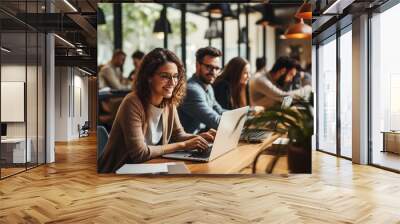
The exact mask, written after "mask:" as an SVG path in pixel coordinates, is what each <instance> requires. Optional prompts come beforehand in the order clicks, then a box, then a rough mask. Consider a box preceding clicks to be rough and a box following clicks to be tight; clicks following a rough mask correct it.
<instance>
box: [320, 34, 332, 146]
mask: <svg viewBox="0 0 400 224" xmlns="http://www.w3.org/2000/svg"><path fill="white" fill-rule="evenodd" d="M318 60H319V61H318V66H319V69H318V117H319V119H318V148H319V149H320V150H323V151H327V152H330V153H336V40H333V41H330V42H328V43H326V44H324V45H320V46H319V48H318Z"/></svg>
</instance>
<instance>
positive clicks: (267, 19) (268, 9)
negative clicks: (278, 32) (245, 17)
mask: <svg viewBox="0 0 400 224" xmlns="http://www.w3.org/2000/svg"><path fill="white" fill-rule="evenodd" d="M261 13H262V18H261V19H259V20H257V22H256V24H257V25H261V26H268V25H270V24H271V23H273V20H274V9H273V7H272V5H270V4H264V8H263V10H262V11H261Z"/></svg>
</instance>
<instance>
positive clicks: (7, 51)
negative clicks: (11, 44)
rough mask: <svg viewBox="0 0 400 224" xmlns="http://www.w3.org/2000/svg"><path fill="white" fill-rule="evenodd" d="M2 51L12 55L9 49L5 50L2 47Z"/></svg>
mask: <svg viewBox="0 0 400 224" xmlns="http://www.w3.org/2000/svg"><path fill="white" fill-rule="evenodd" d="M0 49H1V50H2V51H4V52H6V53H10V52H11V50H9V49H7V48H5V47H1V48H0Z"/></svg>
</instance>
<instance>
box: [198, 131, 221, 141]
mask: <svg viewBox="0 0 400 224" xmlns="http://www.w3.org/2000/svg"><path fill="white" fill-rule="evenodd" d="M216 133H217V131H216V130H215V129H212V128H210V130H208V131H207V132H203V133H201V134H199V135H200V136H201V137H203V138H204V139H205V140H207V141H208V142H214V138H215V134H216Z"/></svg>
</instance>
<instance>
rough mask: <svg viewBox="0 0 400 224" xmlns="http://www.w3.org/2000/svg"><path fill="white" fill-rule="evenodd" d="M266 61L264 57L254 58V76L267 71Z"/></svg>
mask: <svg viewBox="0 0 400 224" xmlns="http://www.w3.org/2000/svg"><path fill="white" fill-rule="evenodd" d="M266 66H267V61H266V60H265V58H257V59H256V73H254V78H257V77H260V76H262V75H264V74H265V73H267V72H268V71H267V67H266Z"/></svg>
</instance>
